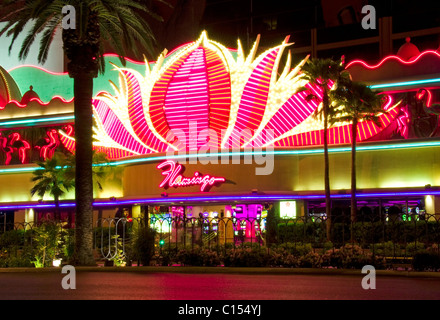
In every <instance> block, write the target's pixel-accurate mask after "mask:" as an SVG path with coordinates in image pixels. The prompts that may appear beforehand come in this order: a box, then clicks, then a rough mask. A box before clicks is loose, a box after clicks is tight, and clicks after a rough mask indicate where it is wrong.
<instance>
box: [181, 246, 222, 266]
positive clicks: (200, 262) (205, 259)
mask: <svg viewBox="0 0 440 320" xmlns="http://www.w3.org/2000/svg"><path fill="white" fill-rule="evenodd" d="M175 260H176V262H177V263H180V264H182V265H186V266H205V267H215V266H219V265H220V264H221V258H220V256H219V254H218V253H217V251H213V250H209V249H204V248H200V247H195V248H193V249H182V250H179V251H178V252H177V254H176V257H175Z"/></svg>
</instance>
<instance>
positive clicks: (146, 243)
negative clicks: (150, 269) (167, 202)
mask: <svg viewBox="0 0 440 320" xmlns="http://www.w3.org/2000/svg"><path fill="white" fill-rule="evenodd" d="M156 234H157V232H156V230H155V229H152V228H149V227H144V226H139V227H138V228H135V229H134V230H133V235H132V238H131V240H130V242H131V243H130V246H131V250H132V255H133V259H134V260H137V261H139V262H140V263H141V264H142V265H143V266H149V265H150V262H151V260H152V258H153V257H154V254H155V247H154V243H155V239H156Z"/></svg>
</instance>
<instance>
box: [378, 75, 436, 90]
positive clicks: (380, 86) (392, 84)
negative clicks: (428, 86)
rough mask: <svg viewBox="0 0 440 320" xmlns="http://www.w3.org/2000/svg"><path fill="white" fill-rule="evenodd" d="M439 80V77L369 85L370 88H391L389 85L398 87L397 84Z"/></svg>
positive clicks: (415, 83) (408, 84) (406, 84)
mask: <svg viewBox="0 0 440 320" xmlns="http://www.w3.org/2000/svg"><path fill="white" fill-rule="evenodd" d="M439 81H440V78H435V79H425V80H414V81H405V82H394V83H386V84H376V85H371V86H370V88H371V89H380V88H391V87H399V86H410V85H417V84H425V83H433V82H439Z"/></svg>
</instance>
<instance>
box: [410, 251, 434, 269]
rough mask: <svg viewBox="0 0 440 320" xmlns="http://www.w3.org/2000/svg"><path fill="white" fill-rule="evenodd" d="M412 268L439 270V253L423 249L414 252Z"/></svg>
mask: <svg viewBox="0 0 440 320" xmlns="http://www.w3.org/2000/svg"><path fill="white" fill-rule="evenodd" d="M412 265H413V268H414V270H416V271H438V270H440V255H438V254H437V253H433V252H429V251H425V252H417V253H416V254H414V257H413V262H412Z"/></svg>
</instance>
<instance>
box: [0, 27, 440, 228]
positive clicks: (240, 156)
mask: <svg viewBox="0 0 440 320" xmlns="http://www.w3.org/2000/svg"><path fill="white" fill-rule="evenodd" d="M289 40H290V39H287V38H286V39H285V41H283V42H282V43H281V44H280V45H278V46H275V47H272V48H269V49H268V50H266V51H264V52H262V53H259V52H258V41H257V42H256V43H255V44H254V46H253V49H252V50H251V51H250V52H249V53H248V54H245V53H244V51H243V50H242V48H241V47H240V46H238V47H237V48H236V49H229V48H226V47H225V46H223V45H222V44H220V43H217V42H215V41H212V40H210V39H209V38H208V35H207V34H206V33H202V35H201V36H200V38H199V39H198V40H196V41H194V42H191V43H189V44H186V45H183V46H181V47H178V48H177V49H175V50H173V51H172V52H170V53H164V54H163V55H161V56H159V58H158V59H157V61H155V62H154V63H148V62H147V63H145V62H137V61H129V63H128V65H127V67H125V68H120V67H118V64H117V59H115V57H113V56H111V55H108V56H107V60H108V62H113V63H114V64H115V68H114V70H111V68H108V69H107V71H106V73H105V74H103V75H101V76H100V77H99V78H98V79H97V80H96V81H95V94H96V95H95V98H94V100H93V111H94V116H95V149H96V150H98V151H103V152H105V153H106V154H107V155H108V157H109V158H110V160H111V162H110V164H111V166H112V167H115V168H118V170H117V174H114V175H112V176H111V177H110V178H108V179H107V180H106V181H105V183H104V186H103V190H102V191H96V194H95V205H94V207H95V221H98V218H99V217H115V216H117V215H119V214H121V210H122V209H124V208H125V209H127V211H126V212H127V213H126V214H128V215H130V216H132V217H137V216H140V215H143V214H149V215H150V216H157V217H175V216H179V215H181V216H185V217H210V218H212V217H214V218H215V217H236V218H242V217H244V218H247V217H250V218H257V219H258V218H264V217H265V216H266V215H267V210H268V208H270V207H271V206H275V207H276V208H277V214H279V215H280V217H281V218H286V219H292V218H295V217H300V216H303V217H318V218H322V217H325V212H324V211H325V210H324V207H325V206H324V183H323V182H324V177H323V172H324V169H323V166H324V162H323V156H322V154H323V149H322V123H321V122H320V121H319V120H317V119H315V118H314V117H313V112H314V111H315V110H316V109H317V108H319V97H320V91H319V89H318V88H314V87H312V86H310V85H309V84H307V83H305V82H304V81H303V80H301V78H300V76H301V75H300V69H301V66H302V64H303V63H304V62H305V60H302V61H300V62H299V63H297V64H295V63H294V64H292V65H291V61H292V60H291V57H290V55H289V54H288V48H290V46H291V44H290V43H289ZM257 52H258V53H257ZM439 62H440V53H439V52H438V51H436V48H433V49H432V50H426V51H423V52H420V51H419V50H418V49H417V47H416V46H414V45H413V44H412V43H411V39H409V38H408V39H407V41H406V43H405V44H404V45H403V46H402V47H401V48H400V49H399V50H398V52H397V53H396V54H395V55H389V56H386V57H384V58H382V59H381V60H380V61H377V62H375V63H373V64H370V63H367V62H364V61H361V60H353V61H347V64H346V66H347V69H348V70H349V71H350V73H351V75H352V77H353V79H354V80H360V81H364V82H366V83H368V84H369V85H371V86H372V87H373V88H375V89H380V90H381V91H382V94H383V96H384V97H385V99H384V105H383V108H384V113H383V115H382V116H381V117H380V121H381V126H377V125H375V124H374V123H370V122H368V121H364V122H361V123H360V124H359V135H358V137H356V139H357V141H358V149H357V150H358V151H357V168H358V176H357V186H358V207H359V209H360V210H364V211H365V210H367V211H366V212H376V213H378V214H381V215H383V216H384V217H386V216H387V214H388V213H389V210H390V208H393V209H392V210H394V209H396V208H397V210H399V211H400V214H401V216H402V219H406V218H407V214H416V215H417V216H423V214H424V213H429V214H436V213H439V212H440V189H438V187H439V185H440V161H439V160H440V158H439V157H440V138H439V136H440V129H439V125H440V123H439V114H440V112H439V111H440V110H439V107H438V106H437V105H436V103H437V102H439V101H440V96H439V92H440V91H439V86H440V68H439V66H440V63H439ZM0 75H1V81H0V102H1V105H0V186H1V192H0V211H1V213H2V215H3V218H4V220H3V225H4V226H6V224H7V223H8V222H14V223H25V222H32V221H35V220H38V219H42V218H44V217H46V216H47V215H48V214H49V215H50V214H51V212H53V210H54V204H53V201H52V199H50V197H47V198H44V199H38V198H36V197H34V198H32V197H31V195H30V192H29V190H30V189H31V187H32V182H31V177H32V172H33V171H34V170H36V169H37V168H38V166H37V165H36V164H35V162H36V161H41V160H44V159H47V158H48V157H51V155H53V153H54V152H55V151H56V150H58V151H63V152H74V149H75V140H74V126H75V124H74V123H73V96H72V82H71V79H70V78H69V77H68V75H67V74H65V73H62V72H51V71H50V70H45V69H43V68H37V67H33V66H26V65H25V66H18V67H15V68H11V69H9V70H5V69H3V68H2V69H0ZM302 86H306V88H307V90H306V91H299V89H300V88H301V87H302ZM22 92H25V93H24V94H22ZM309 93H313V94H314V95H315V96H316V97H318V100H309V99H307V95H308V94H309ZM76 125H78V124H76ZM351 139H352V137H351V136H350V124H347V123H341V124H338V125H336V126H335V127H332V128H331V129H330V145H331V146H330V171H331V173H330V181H331V189H332V200H333V210H334V212H335V214H338V213H343V212H345V211H346V210H349V209H348V207H349V199H350V151H351V149H350V142H351ZM72 197H73V194H67V195H66V196H65V197H64V199H63V200H62V205H61V207H62V211H63V215H62V217H63V218H65V219H70V220H69V221H71V222H74V201H73V200H72V199H73V198H72ZM0 223H1V222H0ZM251 229H252V228H251ZM246 230H249V228H247V229H246ZM257 231H258V230H257ZM257 231H255V230H254V231H252V232H257ZM253 235H254V234H253Z"/></svg>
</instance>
